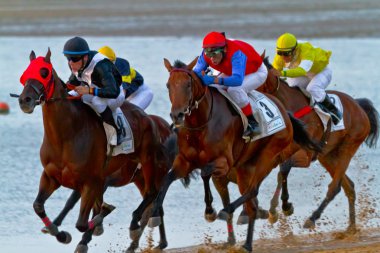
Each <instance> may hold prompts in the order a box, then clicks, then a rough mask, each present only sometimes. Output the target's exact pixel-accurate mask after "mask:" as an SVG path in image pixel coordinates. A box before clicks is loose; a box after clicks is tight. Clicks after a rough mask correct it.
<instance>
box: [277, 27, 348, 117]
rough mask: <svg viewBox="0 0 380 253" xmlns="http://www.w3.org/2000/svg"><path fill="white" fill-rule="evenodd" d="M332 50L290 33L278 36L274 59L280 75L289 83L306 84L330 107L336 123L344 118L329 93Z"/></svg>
mask: <svg viewBox="0 0 380 253" xmlns="http://www.w3.org/2000/svg"><path fill="white" fill-rule="evenodd" d="M330 56H331V51H326V50H323V49H321V48H319V47H314V46H313V45H311V44H310V43H309V42H300V41H297V39H296V37H295V36H294V35H293V34H291V33H284V34H283V35H281V36H280V37H279V38H278V39H277V48H276V56H275V57H274V60H273V67H274V68H275V69H276V70H277V71H274V72H275V74H276V75H277V76H282V77H286V78H287V82H288V84H289V85H290V86H298V87H302V88H305V89H306V90H307V91H308V92H309V93H310V94H311V96H312V97H313V98H314V100H315V101H316V102H317V103H318V104H319V105H321V107H322V108H323V109H325V110H327V111H328V112H329V113H330V115H331V119H332V121H333V123H334V124H337V123H339V121H340V120H341V119H342V114H341V112H340V111H339V110H338V109H337V108H336V107H335V105H334V104H333V103H332V102H331V100H330V98H329V97H328V96H327V95H326V91H325V89H326V87H327V86H328V85H329V84H330V81H331V76H332V70H331V69H330V67H329V65H328V64H329V60H330Z"/></svg>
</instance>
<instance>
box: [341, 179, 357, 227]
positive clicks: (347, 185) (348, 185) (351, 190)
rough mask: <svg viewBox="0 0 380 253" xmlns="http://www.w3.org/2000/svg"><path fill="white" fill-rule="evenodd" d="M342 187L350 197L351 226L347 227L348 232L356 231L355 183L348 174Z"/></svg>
mask: <svg viewBox="0 0 380 253" xmlns="http://www.w3.org/2000/svg"><path fill="white" fill-rule="evenodd" d="M342 187H343V190H344V193H345V194H346V196H347V198H348V206H349V226H348V228H347V232H348V233H356V211H355V200H356V193H355V184H354V183H353V182H352V181H351V179H350V178H349V177H348V176H347V175H344V176H343V180H342Z"/></svg>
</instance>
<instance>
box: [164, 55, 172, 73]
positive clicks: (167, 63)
mask: <svg viewBox="0 0 380 253" xmlns="http://www.w3.org/2000/svg"><path fill="white" fill-rule="evenodd" d="M164 65H165V67H166V69H167V70H168V71H169V72H170V71H172V69H173V67H172V65H171V64H170V62H169V60H168V59H166V58H164Z"/></svg>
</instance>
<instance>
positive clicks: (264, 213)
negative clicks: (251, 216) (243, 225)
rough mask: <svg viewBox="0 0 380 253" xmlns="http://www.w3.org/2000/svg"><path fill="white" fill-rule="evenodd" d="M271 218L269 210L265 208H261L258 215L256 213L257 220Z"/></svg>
mask: <svg viewBox="0 0 380 253" xmlns="http://www.w3.org/2000/svg"><path fill="white" fill-rule="evenodd" d="M268 218H269V212H268V211H267V210H264V209H261V208H260V209H259V210H258V211H257V215H256V220H257V219H263V220H266V219H268Z"/></svg>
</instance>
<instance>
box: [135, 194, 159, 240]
mask: <svg viewBox="0 0 380 253" xmlns="http://www.w3.org/2000/svg"><path fill="white" fill-rule="evenodd" d="M155 196H156V195H155V194H152V193H149V194H145V196H144V198H143V201H142V202H141V203H140V205H139V206H138V207H137V209H136V210H135V211H133V213H132V221H131V224H130V226H129V236H130V237H131V238H132V240H135V239H136V238H139V237H140V236H141V233H142V230H141V227H140V225H139V221H140V220H141V217H142V215H143V213H144V211H145V210H146V208H147V207H148V206H149V205H150V204H151V203H152V202H153V200H154V197H155Z"/></svg>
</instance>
